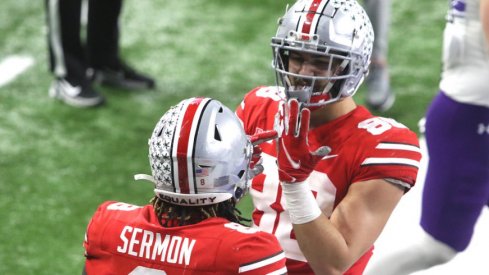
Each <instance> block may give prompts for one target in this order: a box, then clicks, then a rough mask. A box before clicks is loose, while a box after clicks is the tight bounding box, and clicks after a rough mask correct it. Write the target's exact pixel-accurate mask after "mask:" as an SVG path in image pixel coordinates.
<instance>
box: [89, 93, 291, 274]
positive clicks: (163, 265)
mask: <svg viewBox="0 0 489 275" xmlns="http://www.w3.org/2000/svg"><path fill="white" fill-rule="evenodd" d="M276 135H277V133H276V132H274V131H270V132H262V133H260V134H259V135H255V136H251V137H250V139H248V137H247V136H246V135H245V133H244V131H243V128H242V125H241V124H240V121H239V120H238V118H237V117H236V115H235V114H234V113H233V112H232V111H231V110H230V109H228V108H227V107H226V106H224V105H222V104H221V103H220V102H219V101H217V100H213V99H210V98H189V99H185V100H183V101H181V102H180V103H178V104H177V105H175V106H173V107H171V108H170V110H168V111H167V112H166V113H165V114H164V115H163V116H162V117H161V119H160V120H159V122H158V123H157V124H156V126H155V128H154V130H153V134H152V135H151V137H150V139H149V142H148V144H149V162H150V165H151V171H152V174H151V175H145V174H138V175H136V176H135V178H136V179H145V180H149V181H150V182H151V183H153V184H154V192H155V196H154V197H153V199H152V200H151V202H150V204H148V205H145V206H136V205H132V204H127V203H122V202H116V201H107V202H105V203H103V204H101V205H100V206H99V208H98V210H97V211H96V213H95V214H94V215H93V217H92V219H91V221H90V223H89V225H88V228H87V232H86V235H85V241H84V247H85V257H86V262H85V268H84V274H216V273H218V274H250V275H251V274H256V275H261V274H285V273H286V272H287V270H286V268H285V256H284V253H283V251H282V248H281V247H280V245H279V243H278V241H277V239H276V238H275V237H274V236H273V235H272V234H269V233H265V232H262V231H259V230H257V229H254V228H249V227H247V226H245V225H243V224H242V222H243V221H245V220H246V219H244V218H243V217H242V216H241V213H240V212H239V210H238V209H237V208H236V204H237V203H238V201H239V200H240V199H241V198H242V197H243V196H244V195H245V194H246V193H247V190H248V186H249V179H250V178H252V177H254V176H255V175H257V174H259V173H260V172H261V171H262V167H261V165H260V161H259V159H260V156H259V154H260V152H259V150H258V151H255V150H254V149H253V144H255V145H257V144H258V143H260V142H263V141H265V140H267V139H270V138H274V137H276Z"/></svg>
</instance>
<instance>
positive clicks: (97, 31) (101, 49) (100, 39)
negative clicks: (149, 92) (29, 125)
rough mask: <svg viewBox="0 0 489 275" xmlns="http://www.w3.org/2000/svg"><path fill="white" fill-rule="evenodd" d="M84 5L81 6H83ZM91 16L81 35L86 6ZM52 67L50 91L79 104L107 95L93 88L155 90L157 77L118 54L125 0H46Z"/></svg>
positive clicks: (88, 104)
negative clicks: (138, 69)
mask: <svg viewBox="0 0 489 275" xmlns="http://www.w3.org/2000/svg"><path fill="white" fill-rule="evenodd" d="M82 4H83V5H82ZM82 7H86V9H85V10H86V11H87V13H88V15H87V16H88V20H87V26H86V39H82V33H83V31H82V27H83V26H82V25H83V24H82V19H84V18H83V16H82V14H83V12H82V11H83V10H84V9H82ZM45 8H46V15H47V16H46V17H47V26H48V37H47V38H48V49H49V61H50V67H49V69H50V71H51V73H52V74H53V76H54V81H53V83H52V85H51V87H50V89H49V95H50V96H51V97H53V98H56V99H59V100H61V101H63V102H65V103H66V104H69V105H72V106H75V107H93V106H99V105H101V104H103V103H104V101H105V99H104V97H103V96H102V95H101V94H100V93H99V92H98V91H97V90H96V89H94V87H93V84H102V85H107V86H110V87H115V88H121V89H152V88H154V87H155V81H154V80H153V79H152V78H151V77H149V76H146V75H144V74H142V73H139V72H137V71H135V70H134V69H133V68H131V67H130V66H129V65H128V64H126V63H125V62H124V60H122V58H121V56H120V52H119V33H120V32H119V16H120V14H121V9H122V0H45Z"/></svg>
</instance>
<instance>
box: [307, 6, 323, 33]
mask: <svg viewBox="0 0 489 275" xmlns="http://www.w3.org/2000/svg"><path fill="white" fill-rule="evenodd" d="M321 2H322V0H313V1H312V2H311V5H310V6H309V9H308V11H307V14H306V20H305V21H304V23H303V25H302V33H303V34H309V33H310V32H311V26H312V22H313V20H314V17H315V16H317V10H318V9H319V6H320V4H321Z"/></svg>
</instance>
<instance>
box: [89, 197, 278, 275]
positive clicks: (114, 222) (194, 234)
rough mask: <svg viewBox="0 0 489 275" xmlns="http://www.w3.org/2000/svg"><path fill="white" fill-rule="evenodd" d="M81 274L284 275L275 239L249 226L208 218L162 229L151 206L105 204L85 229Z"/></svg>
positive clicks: (117, 203) (109, 202) (110, 202)
mask: <svg viewBox="0 0 489 275" xmlns="http://www.w3.org/2000/svg"><path fill="white" fill-rule="evenodd" d="M83 245H84V247H85V257H86V263H85V266H86V271H87V274H89V275H91V274H132V275H137V274H285V273H286V272H287V270H286V268H285V256H284V253H283V251H282V248H281V247H280V245H279V243H278V242H277V239H276V238H275V237H274V236H273V235H271V234H269V233H265V232H262V231H259V230H257V229H254V228H249V227H245V226H242V225H239V224H237V223H232V222H229V221H228V220H226V219H223V218H210V219H207V220H205V221H202V222H200V223H198V224H193V225H186V226H180V227H172V228H164V227H162V226H161V225H160V224H159V223H158V221H157V217H156V215H155V213H154V210H153V206H152V205H146V206H144V207H140V206H136V205H131V204H126V203H121V202H114V201H108V202H105V203H103V204H102V205H100V206H99V208H98V209H97V211H96V212H95V214H94V216H93V217H92V220H91V221H90V224H89V225H88V228H87V233H86V236H85V241H84V243H83Z"/></svg>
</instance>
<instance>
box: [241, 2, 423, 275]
mask: <svg viewBox="0 0 489 275" xmlns="http://www.w3.org/2000/svg"><path fill="white" fill-rule="evenodd" d="M278 23H279V26H278V30H277V33H276V35H275V36H274V37H273V38H272V49H273V54H274V55H273V62H272V66H273V68H274V70H275V71H276V76H277V82H278V83H277V85H276V86H269V87H266V86H260V87H257V88H255V89H253V90H252V91H250V92H249V93H248V94H247V95H246V96H245V97H244V100H243V101H242V103H241V104H240V106H238V108H237V110H236V113H237V115H238V117H239V118H240V119H241V121H242V122H243V125H244V128H245V132H246V133H248V134H254V133H260V132H262V131H267V130H270V129H277V131H278V132H279V133H280V137H279V138H278V140H273V141H271V142H265V143H262V144H261V145H260V146H261V149H262V151H263V153H262V161H263V166H264V172H263V173H262V174H260V175H258V176H257V177H255V178H254V179H253V182H252V186H251V188H250V193H251V195H252V197H253V203H254V207H255V209H254V212H253V223H254V225H255V226H257V227H258V228H260V229H261V230H264V231H266V232H269V233H272V234H274V235H275V236H276V237H277V238H278V240H279V242H280V244H281V245H282V247H283V249H284V251H285V256H286V258H287V270H288V272H289V274H313V273H316V274H362V273H363V270H364V269H365V266H366V264H367V262H368V261H369V259H370V257H371V255H372V250H373V244H374V242H375V240H376V239H377V238H378V236H379V234H380V233H381V231H382V229H383V227H384V226H385V224H386V222H387V220H388V218H389V216H390V215H391V213H392V211H393V209H394V208H395V206H396V205H397V203H398V202H399V200H400V199H401V197H402V196H403V194H404V193H406V192H407V191H408V190H409V189H410V188H411V187H412V186H413V185H414V184H415V180H416V176H417V172H418V166H419V161H420V159H421V153H420V150H419V143H418V138H417V136H416V134H415V133H414V132H412V131H410V130H409V129H408V128H406V127H405V126H404V125H402V124H401V123H399V122H396V121H395V120H393V119H388V118H383V117H377V116H373V115H372V114H371V113H370V112H369V111H368V110H367V109H366V108H364V107H362V106H358V105H357V104H356V103H355V101H354V99H353V97H352V96H353V95H354V94H355V92H356V91H357V90H358V87H359V86H360V85H361V83H362V81H363V79H364V77H365V76H366V75H367V72H368V68H369V64H370V56H371V52H372V44H373V40H374V34H373V31H372V26H371V23H370V20H369V19H368V16H367V15H366V13H365V11H364V10H363V8H362V7H361V6H360V5H359V4H358V3H357V2H356V1H352V0H343V1H333V0H300V1H298V2H296V3H295V4H294V5H293V6H292V7H291V8H290V9H289V10H288V11H287V12H286V13H285V15H284V16H283V17H282V18H280V19H279V21H278Z"/></svg>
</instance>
